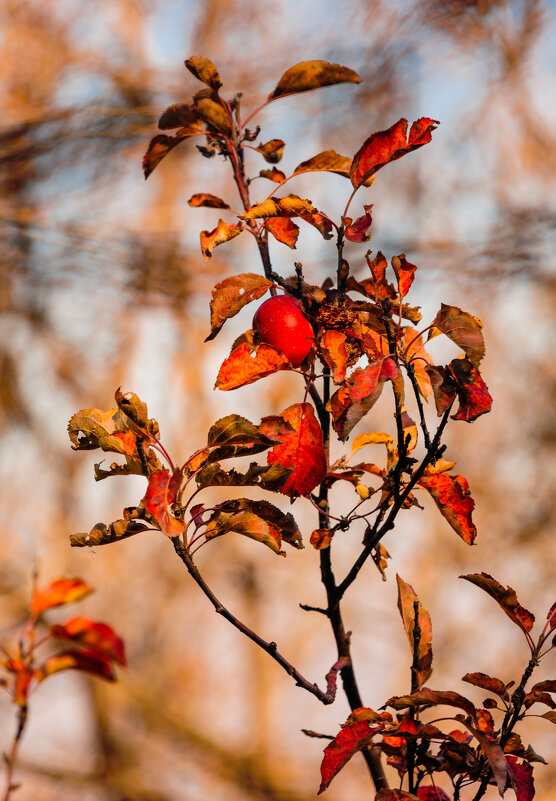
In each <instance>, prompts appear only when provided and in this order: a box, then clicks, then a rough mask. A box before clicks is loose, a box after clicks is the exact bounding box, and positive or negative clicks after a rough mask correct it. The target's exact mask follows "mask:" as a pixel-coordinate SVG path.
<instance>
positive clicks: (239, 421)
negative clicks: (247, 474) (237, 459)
mask: <svg viewBox="0 0 556 801" xmlns="http://www.w3.org/2000/svg"><path fill="white" fill-rule="evenodd" d="M207 444H208V446H209V449H210V456H207V459H206V463H210V462H218V461H220V460H221V459H229V458H230V457H232V456H245V455H254V454H255V453H261V451H265V450H266V449H267V448H271V447H272V446H273V445H274V440H273V439H270V437H267V436H266V435H265V434H263V433H262V431H261V430H260V429H259V427H258V426H256V425H255V424H254V423H251V422H250V421H249V420H246V418H245V417H241V416H240V415H239V414H229V415H227V416H226V417H221V418H220V420H217V421H216V423H214V425H212V426H211V428H210V429H209V432H208V439H207Z"/></svg>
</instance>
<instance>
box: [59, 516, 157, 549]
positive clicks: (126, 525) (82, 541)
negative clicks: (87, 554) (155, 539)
mask: <svg viewBox="0 0 556 801" xmlns="http://www.w3.org/2000/svg"><path fill="white" fill-rule="evenodd" d="M148 528H149V527H148V526H147V525H146V524H145V523H140V522H138V521H137V520H125V519H124V520H115V521H114V522H113V523H110V525H109V526H106V525H105V524H104V523H97V524H96V526H93V528H92V529H91V530H90V532H89V533H88V534H71V535H70V545H71V546H72V547H73V548H86V547H88V548H94V547H96V546H97V545H108V544H109V543H111V542H119V541H120V540H125V539H127V538H128V537H133V536H135V534H139V533H140V532H141V531H146V530H147V529H148Z"/></svg>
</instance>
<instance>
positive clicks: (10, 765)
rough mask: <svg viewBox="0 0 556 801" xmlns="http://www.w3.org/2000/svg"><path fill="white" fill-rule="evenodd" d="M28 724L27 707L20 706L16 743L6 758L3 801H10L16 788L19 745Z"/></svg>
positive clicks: (14, 742)
mask: <svg viewBox="0 0 556 801" xmlns="http://www.w3.org/2000/svg"><path fill="white" fill-rule="evenodd" d="M26 723H27V706H26V705H24V706H20V707H19V712H18V716H17V729H16V733H15V737H14V741H13V743H12V747H11V749H10V753H9V754H7V755H6V756H5V759H6V786H5V790H4V795H3V796H2V801H8V799H9V797H10V795H11V791H12V789H14V786H13V784H12V779H13V771H14V767H15V763H16V760H17V752H18V749H19V744H20V742H21V738H22V736H23V731H24V729H25V724H26Z"/></svg>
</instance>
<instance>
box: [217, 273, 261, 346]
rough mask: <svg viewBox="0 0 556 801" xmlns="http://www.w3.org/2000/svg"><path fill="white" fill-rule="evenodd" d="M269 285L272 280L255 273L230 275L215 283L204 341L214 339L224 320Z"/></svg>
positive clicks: (258, 296) (232, 315)
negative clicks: (207, 332) (206, 334)
mask: <svg viewBox="0 0 556 801" xmlns="http://www.w3.org/2000/svg"><path fill="white" fill-rule="evenodd" d="M271 286H273V284H272V281H269V280H268V279H267V278H265V277H264V276H262V275H258V274H257V273H241V274H240V275H232V276H230V278H225V279H224V280H223V281H220V283H218V284H216V286H215V287H214V289H213V290H212V300H211V302H210V327H211V332H210V334H209V336H208V337H207V338H206V340H205V342H208V341H209V340H211V339H214V337H215V336H216V335H217V334H218V332H219V331H220V329H221V328H222V326H223V325H224V323H225V322H226V320H228V319H229V318H230V317H234V316H235V315H236V314H237V313H238V312H239V311H240V310H241V309H243V307H244V306H246V305H247V304H248V303H251V301H253V300H257V299H258V298H261V297H262V296H263V295H264V294H265V292H266V291H267V290H268V289H270V287H271Z"/></svg>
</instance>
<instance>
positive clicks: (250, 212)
mask: <svg viewBox="0 0 556 801" xmlns="http://www.w3.org/2000/svg"><path fill="white" fill-rule="evenodd" d="M312 212H316V209H315V208H314V207H313V204H312V203H311V201H310V200H304V199H303V198H300V197H297V196H296V195H287V196H286V197H280V198H272V197H269V198H267V199H266V200H263V202H262V203H257V204H255V205H254V206H251V207H250V208H249V209H247V211H246V212H245V213H244V214H242V215H241V216H242V219H244V220H255V219H257V218H262V219H266V218H267V217H299V216H300V215H302V214H309V213H312Z"/></svg>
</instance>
